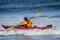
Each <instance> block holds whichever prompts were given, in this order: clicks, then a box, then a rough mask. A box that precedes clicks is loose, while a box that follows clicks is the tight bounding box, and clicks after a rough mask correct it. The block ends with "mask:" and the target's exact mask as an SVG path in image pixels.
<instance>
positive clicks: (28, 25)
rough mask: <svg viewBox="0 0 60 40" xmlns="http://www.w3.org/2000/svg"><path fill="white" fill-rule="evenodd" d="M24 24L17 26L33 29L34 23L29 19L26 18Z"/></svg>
mask: <svg viewBox="0 0 60 40" xmlns="http://www.w3.org/2000/svg"><path fill="white" fill-rule="evenodd" d="M24 20H25V21H24V22H22V23H21V24H18V25H17V26H18V27H19V26H20V25H22V26H24V27H26V28H31V27H32V21H31V20H30V19H28V18H27V17H24Z"/></svg>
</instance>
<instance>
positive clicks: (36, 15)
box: [8, 13, 41, 30]
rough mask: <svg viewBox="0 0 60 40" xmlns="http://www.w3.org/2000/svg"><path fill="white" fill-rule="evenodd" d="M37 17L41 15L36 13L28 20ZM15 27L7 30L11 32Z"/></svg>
mask: <svg viewBox="0 0 60 40" xmlns="http://www.w3.org/2000/svg"><path fill="white" fill-rule="evenodd" d="M39 16H41V14H40V13H37V14H35V15H34V16H33V17H31V18H30V19H33V18H36V17H39ZM30 19H29V20H30ZM14 28H15V27H14V26H12V27H10V28H9V29H8V30H12V29H14Z"/></svg>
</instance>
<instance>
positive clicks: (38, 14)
mask: <svg viewBox="0 0 60 40" xmlns="http://www.w3.org/2000/svg"><path fill="white" fill-rule="evenodd" d="M39 16H41V14H40V13H37V14H35V15H34V16H33V17H31V18H30V19H32V18H36V17H39Z"/></svg>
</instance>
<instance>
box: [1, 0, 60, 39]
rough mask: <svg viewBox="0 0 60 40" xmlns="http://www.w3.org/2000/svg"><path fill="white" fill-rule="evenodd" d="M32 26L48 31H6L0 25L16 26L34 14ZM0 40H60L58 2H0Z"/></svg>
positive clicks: (44, 0) (59, 1)
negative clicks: (46, 27)
mask: <svg viewBox="0 0 60 40" xmlns="http://www.w3.org/2000/svg"><path fill="white" fill-rule="evenodd" d="M37 13H40V14H41V16H40V17H37V18H33V19H31V20H32V21H33V26H34V25H37V26H38V27H44V26H46V25H50V24H52V29H48V30H37V29H35V30H6V29H4V28H3V27H2V26H1V25H2V24H4V25H13V26H14V25H17V24H19V23H21V22H22V21H24V17H28V18H31V17H33V16H34V15H35V14H37ZM0 40H60V0H33V1H32V0H29V1H28V0H0Z"/></svg>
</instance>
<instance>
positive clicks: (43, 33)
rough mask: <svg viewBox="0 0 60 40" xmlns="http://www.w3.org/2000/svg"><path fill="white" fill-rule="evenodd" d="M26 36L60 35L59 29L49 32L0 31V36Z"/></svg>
mask: <svg viewBox="0 0 60 40" xmlns="http://www.w3.org/2000/svg"><path fill="white" fill-rule="evenodd" d="M21 34H23V35H26V36H34V35H58V36H59V35H60V31H59V29H57V30H55V29H48V30H37V29H34V30H10V31H6V30H5V31H0V36H12V35H21Z"/></svg>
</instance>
